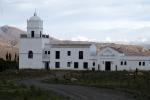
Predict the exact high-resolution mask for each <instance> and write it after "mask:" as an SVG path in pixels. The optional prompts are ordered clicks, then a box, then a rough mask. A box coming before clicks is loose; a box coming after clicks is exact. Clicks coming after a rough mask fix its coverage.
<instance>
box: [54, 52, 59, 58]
mask: <svg viewBox="0 0 150 100" xmlns="http://www.w3.org/2000/svg"><path fill="white" fill-rule="evenodd" d="M55 58H56V59H60V51H56V52H55Z"/></svg>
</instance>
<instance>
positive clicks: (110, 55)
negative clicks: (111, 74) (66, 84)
mask: <svg viewBox="0 0 150 100" xmlns="http://www.w3.org/2000/svg"><path fill="white" fill-rule="evenodd" d="M27 33H28V34H21V38H20V48H19V68H20V69H26V68H31V69H63V70H103V71H105V70H111V71H115V70H135V69H136V68H138V69H141V70H150V51H146V54H145V53H143V52H142V51H141V53H139V54H137V53H133V52H130V51H125V50H120V49H116V48H114V47H112V46H104V47H103V48H100V47H98V46H97V45H96V44H94V43H73V42H71V43H50V42H49V36H48V35H44V34H43V21H42V20H41V19H40V18H39V17H38V16H37V14H36V12H35V13H34V16H32V17H31V18H30V19H29V20H27ZM143 50H144V49H143Z"/></svg>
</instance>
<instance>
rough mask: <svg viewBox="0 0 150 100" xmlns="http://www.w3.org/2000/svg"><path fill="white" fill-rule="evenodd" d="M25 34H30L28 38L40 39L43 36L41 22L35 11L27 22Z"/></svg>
mask: <svg viewBox="0 0 150 100" xmlns="http://www.w3.org/2000/svg"><path fill="white" fill-rule="evenodd" d="M27 32H28V33H29V34H30V37H41V36H42V34H43V20H41V18H40V17H38V16H37V13H36V11H35V12H34V15H33V16H32V17H30V18H29V20H27Z"/></svg>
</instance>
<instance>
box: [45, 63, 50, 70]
mask: <svg viewBox="0 0 150 100" xmlns="http://www.w3.org/2000/svg"><path fill="white" fill-rule="evenodd" d="M45 69H46V70H49V62H45Z"/></svg>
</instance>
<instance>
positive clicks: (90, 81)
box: [43, 71, 150, 100]
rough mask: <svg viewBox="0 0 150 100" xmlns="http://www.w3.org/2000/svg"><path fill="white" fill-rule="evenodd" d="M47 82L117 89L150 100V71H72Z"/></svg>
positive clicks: (51, 78)
mask: <svg viewBox="0 0 150 100" xmlns="http://www.w3.org/2000/svg"><path fill="white" fill-rule="evenodd" d="M43 82H46V83H55V84H56V83H58V84H73V85H83V86H93V87H100V88H109V89H116V90H119V91H124V92H127V93H130V94H132V95H133V96H134V97H135V98H136V99H137V100H150V72H149V71H146V72H144V71H141V72H139V71H135V72H127V71H120V72H89V71H83V72H82V71H70V72H67V73H65V74H64V75H62V76H60V75H59V76H58V75H57V74H56V75H54V76H53V77H50V78H49V79H47V80H43Z"/></svg>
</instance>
